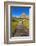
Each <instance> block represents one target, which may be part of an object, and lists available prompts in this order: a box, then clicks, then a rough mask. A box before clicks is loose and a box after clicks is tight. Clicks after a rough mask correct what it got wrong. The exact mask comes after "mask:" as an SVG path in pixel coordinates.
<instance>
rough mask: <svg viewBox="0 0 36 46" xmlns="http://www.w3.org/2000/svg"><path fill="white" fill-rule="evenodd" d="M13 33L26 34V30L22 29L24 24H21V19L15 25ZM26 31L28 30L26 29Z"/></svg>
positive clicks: (16, 34)
mask: <svg viewBox="0 0 36 46" xmlns="http://www.w3.org/2000/svg"><path fill="white" fill-rule="evenodd" d="M15 31H16V32H15V35H14V36H28V33H27V32H26V30H25V29H24V26H23V24H22V21H20V22H19V23H18V25H17V27H16V30H15ZM27 31H28V30H27Z"/></svg>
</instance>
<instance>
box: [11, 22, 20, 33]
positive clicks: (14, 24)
mask: <svg viewBox="0 0 36 46" xmlns="http://www.w3.org/2000/svg"><path fill="white" fill-rule="evenodd" d="M18 22H19V21H12V32H15V29H16V26H17V25H18Z"/></svg>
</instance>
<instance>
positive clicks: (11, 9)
mask: <svg viewBox="0 0 36 46" xmlns="http://www.w3.org/2000/svg"><path fill="white" fill-rule="evenodd" d="M17 9H18V10H17ZM27 9H29V10H27ZM16 11H17V12H18V13H17V12H16ZM22 11H23V12H24V13H25V14H26V15H27V16H28V17H27V16H26V17H24V15H25V14H24V13H23V14H22V15H23V17H24V18H26V19H27V20H29V21H28V23H29V26H28V28H27V29H29V30H25V31H28V32H29V33H25V34H24V33H17V32H18V31H19V30H18V31H17V29H18V27H19V28H20V27H23V26H17V28H16V31H17V32H16V34H14V32H13V30H14V27H13V26H11V23H12V22H13V19H12V18H19V19H18V20H20V21H22V23H23V21H26V20H25V19H23V17H22V16H21V17H17V16H18V15H19V14H21V13H22ZM14 14H15V15H14ZM16 14H17V16H16ZM28 14H29V15H28ZM12 15H13V17H12ZM14 16H15V17H14ZM19 16H20V15H19ZM14 20H15V19H14ZM16 20H17V19H16ZM20 21H19V22H20ZM14 23H15V22H14ZM14 23H12V25H14ZM20 24H21V22H20ZM21 25H22V24H21ZM25 25H26V24H24V26H25ZM15 27H16V26H15ZM25 27H26V26H25ZM25 27H24V28H25ZM12 29H13V30H12ZM21 29H23V28H21ZM25 29H26V28H25ZM11 30H12V31H11ZM11 32H13V34H14V35H13V34H12V33H11ZM21 34H23V35H21ZM34 42H35V3H31V2H11V1H7V2H4V43H6V44H16V43H34Z"/></svg>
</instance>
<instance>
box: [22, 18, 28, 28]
mask: <svg viewBox="0 0 36 46" xmlns="http://www.w3.org/2000/svg"><path fill="white" fill-rule="evenodd" d="M23 25H24V27H25V28H27V29H29V20H27V19H24V21H23Z"/></svg>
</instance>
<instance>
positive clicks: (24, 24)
mask: <svg viewBox="0 0 36 46" xmlns="http://www.w3.org/2000/svg"><path fill="white" fill-rule="evenodd" d="M20 21H23V19H22V18H21V19H20V18H19V19H12V32H15V29H16V27H17V25H18V23H19V22H20ZM23 26H24V28H27V29H29V20H27V19H24V21H23Z"/></svg>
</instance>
